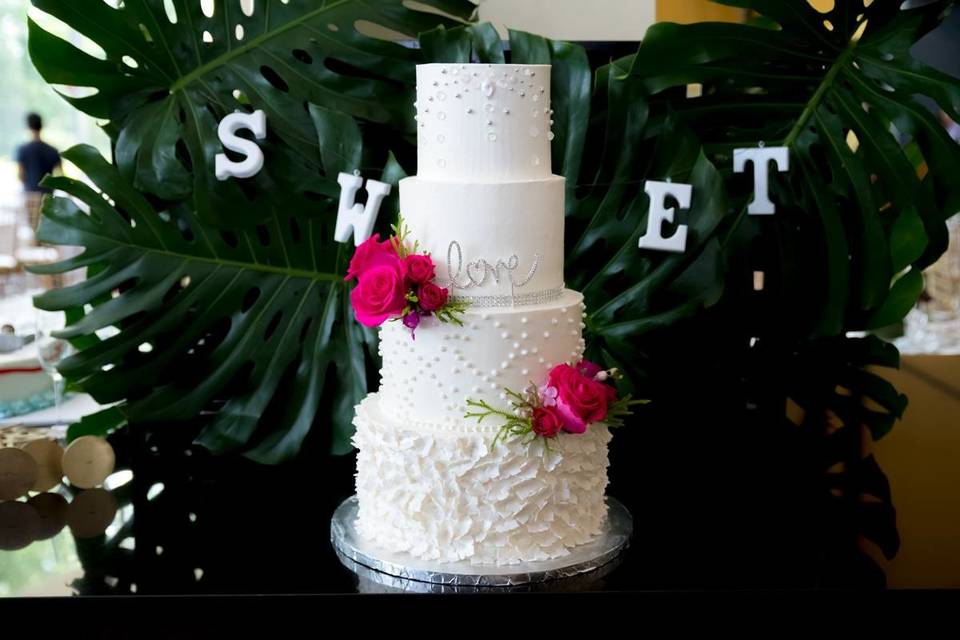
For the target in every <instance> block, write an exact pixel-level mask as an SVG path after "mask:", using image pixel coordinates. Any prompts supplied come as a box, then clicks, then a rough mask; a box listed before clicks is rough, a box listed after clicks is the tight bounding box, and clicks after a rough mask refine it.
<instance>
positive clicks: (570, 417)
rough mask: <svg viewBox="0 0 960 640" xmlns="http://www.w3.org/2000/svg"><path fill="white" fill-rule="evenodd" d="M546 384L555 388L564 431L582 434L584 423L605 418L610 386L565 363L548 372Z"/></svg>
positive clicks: (584, 427)
mask: <svg viewBox="0 0 960 640" xmlns="http://www.w3.org/2000/svg"><path fill="white" fill-rule="evenodd" d="M547 384H548V385H549V386H551V387H556V389H557V409H558V410H559V411H560V414H561V415H562V416H563V418H564V426H563V428H564V430H566V431H569V432H570V433H583V432H584V431H586V430H587V425H588V424H590V423H593V422H599V421H601V420H603V419H604V418H606V417H607V403H608V401H609V399H610V394H609V391H608V389H610V388H611V387H608V386H607V385H605V384H603V383H601V382H597V381H596V380H593V379H591V378H588V377H586V376H585V375H583V374H582V373H580V372H579V371H577V370H576V369H575V368H573V367H571V366H570V365H568V364H559V365H557V366H555V367H554V368H553V369H551V370H550V374H549V376H548V381H547Z"/></svg>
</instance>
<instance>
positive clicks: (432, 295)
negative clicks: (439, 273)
mask: <svg viewBox="0 0 960 640" xmlns="http://www.w3.org/2000/svg"><path fill="white" fill-rule="evenodd" d="M449 294H450V292H449V291H447V290H446V289H444V288H443V287H438V286H437V285H435V284H433V283H432V282H427V283H426V284H422V285H420V288H419V289H418V290H417V298H419V299H420V308H421V309H424V310H425V311H436V310H437V309H441V308H443V305H445V304H447V297H448V296H449Z"/></svg>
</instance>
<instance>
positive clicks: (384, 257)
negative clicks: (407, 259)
mask: <svg viewBox="0 0 960 640" xmlns="http://www.w3.org/2000/svg"><path fill="white" fill-rule="evenodd" d="M393 262H397V263H399V262H400V258H399V257H397V251H396V249H395V248H394V246H393V242H392V241H391V240H384V241H383V242H380V234H379V233H377V234H374V235H373V236H371V237H370V238H367V240H366V241H365V242H363V243H362V244H361V245H360V246H359V247H357V249H356V251H354V252H353V257H352V258H351V259H350V267H349V268H348V269H347V277H346V278H344V280H353V279H354V278H359V277H360V276H362V275H363V274H364V273H365V272H367V271H368V270H369V269H371V268H373V267H375V266H377V265H379V264H384V263H393Z"/></svg>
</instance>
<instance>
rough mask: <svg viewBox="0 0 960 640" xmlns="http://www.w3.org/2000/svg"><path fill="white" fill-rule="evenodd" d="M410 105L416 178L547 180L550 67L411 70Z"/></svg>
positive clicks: (470, 66) (463, 66)
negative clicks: (413, 99) (412, 93)
mask: <svg viewBox="0 0 960 640" xmlns="http://www.w3.org/2000/svg"><path fill="white" fill-rule="evenodd" d="M415 104H416V107H417V122H418V126H417V134H418V135H417V158H418V169H417V175H419V176H420V177H421V178H430V179H433V180H470V181H473V182H497V181H501V180H509V181H518V180H537V179H541V178H546V177H548V176H549V175H550V171H551V169H550V166H551V165H550V140H551V139H552V138H553V133H552V132H551V131H550V125H551V117H552V113H553V112H552V111H551V109H550V65H542V64H529V65H527V64H422V65H418V66H417V102H416V103H415Z"/></svg>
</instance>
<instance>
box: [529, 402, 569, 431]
mask: <svg viewBox="0 0 960 640" xmlns="http://www.w3.org/2000/svg"><path fill="white" fill-rule="evenodd" d="M532 422H533V432H534V433H535V434H537V435H538V436H543V437H544V438H554V437H556V435H557V434H558V433H560V430H561V429H562V428H563V424H564V421H563V416H562V415H561V414H560V412H559V411H558V410H557V408H556V407H537V408H536V409H534V410H533V418H532Z"/></svg>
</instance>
